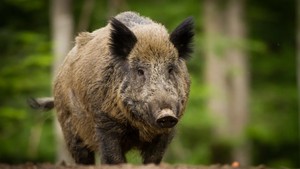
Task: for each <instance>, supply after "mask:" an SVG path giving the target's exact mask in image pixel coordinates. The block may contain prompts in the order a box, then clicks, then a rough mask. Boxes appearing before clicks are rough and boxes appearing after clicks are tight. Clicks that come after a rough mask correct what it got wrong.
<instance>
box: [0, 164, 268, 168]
mask: <svg viewBox="0 0 300 169" xmlns="http://www.w3.org/2000/svg"><path fill="white" fill-rule="evenodd" d="M0 169H269V168H267V167H265V166H262V165H261V166H257V167H243V166H239V165H235V164H232V165H211V166H200V165H199V166H196V165H184V164H181V165H169V164H160V165H154V164H150V165H132V164H122V165H111V166H109V165H98V166H81V165H70V166H69V165H54V164H50V163H43V164H33V163H27V164H19V165H8V164H0Z"/></svg>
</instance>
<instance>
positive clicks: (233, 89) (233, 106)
mask: <svg viewBox="0 0 300 169" xmlns="http://www.w3.org/2000/svg"><path fill="white" fill-rule="evenodd" d="M204 8H205V10H204V18H205V19H204V20H205V23H204V28H205V34H206V35H205V36H206V65H205V80H206V84H207V85H208V86H209V88H210V91H211V92H210V97H209V98H208V99H207V109H208V111H209V112H210V113H211V115H212V117H213V119H214V121H215V122H216V124H215V128H214V131H215V132H214V137H215V140H216V142H215V143H214V144H213V145H212V151H213V155H212V156H213V157H212V158H213V161H215V162H221V163H229V162H230V161H231V160H238V161H239V162H241V163H243V164H244V165H248V164H249V157H250V156H249V155H248V154H249V152H248V151H247V148H248V146H247V145H246V143H245V140H246V139H245V134H244V133H245V128H246V125H247V120H246V119H247V115H248V90H249V89H248V88H249V86H248V66H247V64H248V63H247V56H246V53H245V51H244V49H243V46H242V45H241V44H242V42H244V41H245V37H244V36H245V26H244V23H243V22H242V21H243V16H244V15H243V11H244V3H243V1H242V0H229V1H226V3H225V4H224V2H222V1H219V0H206V1H205V2H204ZM224 40H226V43H223V42H224ZM232 144H235V145H232ZM231 148H233V149H232V150H231ZM231 153H232V157H230V156H228V154H231Z"/></svg>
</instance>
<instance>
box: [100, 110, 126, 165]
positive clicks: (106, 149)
mask: <svg viewBox="0 0 300 169" xmlns="http://www.w3.org/2000/svg"><path fill="white" fill-rule="evenodd" d="M97 120H99V121H98V122H97V123H98V124H100V126H98V134H99V137H100V140H99V141H100V155H101V163H102V164H120V163H126V159H125V153H124V151H123V149H122V147H121V139H122V133H123V129H122V126H121V125H120V124H119V123H117V122H115V121H114V120H113V119H111V118H110V117H108V116H106V115H102V116H101V117H99V118H98V119H97Z"/></svg>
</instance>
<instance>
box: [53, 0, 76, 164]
mask: <svg viewBox="0 0 300 169" xmlns="http://www.w3.org/2000/svg"><path fill="white" fill-rule="evenodd" d="M71 7H72V0H52V1H51V15H50V16H51V22H52V43H53V44H52V45H53V55H54V63H53V78H54V77H55V75H56V74H57V71H58V67H59V66H60V65H61V64H62V62H63V60H64V57H65V56H66V55H67V53H68V51H69V50H70V48H71V45H72V44H71V42H72V39H73V17H72V11H71V9H72V8H71ZM54 131H55V137H56V144H55V145H56V146H57V147H56V160H57V162H63V161H64V162H66V163H72V158H71V157H70V155H69V153H68V151H67V148H66V145H65V141H64V138H63V134H62V130H61V128H60V125H59V123H58V121H57V118H56V116H55V118H54Z"/></svg>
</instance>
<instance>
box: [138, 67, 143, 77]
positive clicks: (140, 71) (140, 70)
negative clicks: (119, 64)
mask: <svg viewBox="0 0 300 169" xmlns="http://www.w3.org/2000/svg"><path fill="white" fill-rule="evenodd" d="M137 73H138V75H139V76H144V70H143V69H141V68H139V69H138V70H137Z"/></svg>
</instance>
